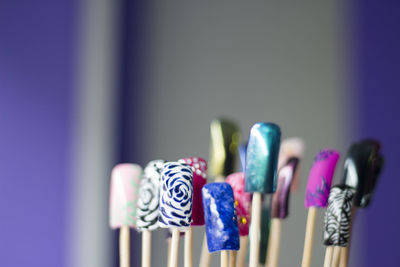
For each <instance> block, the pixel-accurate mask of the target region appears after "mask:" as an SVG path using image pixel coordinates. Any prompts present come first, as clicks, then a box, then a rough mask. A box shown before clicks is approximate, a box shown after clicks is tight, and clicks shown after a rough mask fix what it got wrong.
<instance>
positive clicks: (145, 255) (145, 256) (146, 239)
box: [142, 230, 151, 267]
mask: <svg viewBox="0 0 400 267" xmlns="http://www.w3.org/2000/svg"><path fill="white" fill-rule="evenodd" d="M150 266H151V232H150V231H149V230H144V231H143V232H142V267H150Z"/></svg>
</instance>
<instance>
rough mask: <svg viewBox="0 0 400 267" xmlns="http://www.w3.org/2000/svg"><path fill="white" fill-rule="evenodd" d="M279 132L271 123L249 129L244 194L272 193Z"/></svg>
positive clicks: (275, 177) (276, 126) (274, 183)
mask: <svg viewBox="0 0 400 267" xmlns="http://www.w3.org/2000/svg"><path fill="white" fill-rule="evenodd" d="M280 140H281V130H280V128H279V126H278V125H276V124H273V123H267V122H263V123H256V124H254V125H253V127H251V130H250V136H249V142H248V145H247V156H246V182H245V190H246V192H259V193H274V192H275V190H276V183H277V175H276V170H277V164H278V155H279V146H280Z"/></svg>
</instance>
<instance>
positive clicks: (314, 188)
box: [304, 149, 339, 208]
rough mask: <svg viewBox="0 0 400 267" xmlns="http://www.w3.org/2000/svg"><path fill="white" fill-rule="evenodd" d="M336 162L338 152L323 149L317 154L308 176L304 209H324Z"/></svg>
mask: <svg viewBox="0 0 400 267" xmlns="http://www.w3.org/2000/svg"><path fill="white" fill-rule="evenodd" d="M338 160H339V152H337V151H336V150H333V149H325V150H321V151H320V152H318V153H317V155H316V156H315V159H314V163H313V166H312V167H311V170H310V175H309V176H308V183H307V189H306V197H305V200H304V204H305V207H306V208H309V207H321V208H324V207H326V205H327V201H328V197H329V190H330V188H331V185H332V179H333V174H334V172H335V167H336V164H337V162H338Z"/></svg>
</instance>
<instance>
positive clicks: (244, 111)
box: [140, 1, 350, 266]
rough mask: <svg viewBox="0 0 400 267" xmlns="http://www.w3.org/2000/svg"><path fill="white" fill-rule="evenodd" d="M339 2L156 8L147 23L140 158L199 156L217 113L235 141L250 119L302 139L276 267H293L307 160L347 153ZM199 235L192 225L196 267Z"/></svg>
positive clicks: (317, 262) (316, 257)
mask: <svg viewBox="0 0 400 267" xmlns="http://www.w3.org/2000/svg"><path fill="white" fill-rule="evenodd" d="M341 4H342V3H341V1H301V2H294V1H293V2H292V3H290V4H289V3H283V2H279V1H273V2H272V1H254V2H251V3H250V2H239V1H229V2H223V1H218V2H212V3H210V2H208V3H204V2H202V3H199V2H185V1H173V2H172V1H166V2H161V1H160V2H157V4H153V6H152V11H151V17H150V18H149V21H150V23H151V25H150V27H149V32H148V34H149V45H150V51H149V55H150V57H151V58H150V62H149V65H148V76H147V81H148V84H147V85H148V87H147V90H146V93H145V96H144V97H145V99H144V103H146V105H145V110H143V116H145V118H146V120H147V124H146V125H145V127H144V129H140V131H144V132H145V133H146V135H147V139H146V140H145V141H144V142H145V146H144V147H146V151H145V153H144V155H143V157H144V158H146V159H147V160H150V159H154V158H160V157H161V158H165V159H170V160H173V159H177V158H180V157H183V156H201V157H205V158H207V157H208V143H209V123H210V121H211V120H212V119H213V118H216V117H219V116H227V117H230V118H233V119H235V120H236V121H237V122H238V123H239V124H240V126H241V131H242V135H243V140H246V139H247V136H248V130H249V127H250V126H251V125H252V124H253V123H255V122H257V121H273V122H276V123H278V124H279V125H280V126H281V128H282V133H283V137H284V138H286V137H291V136H300V137H303V138H304V139H305V141H306V143H307V151H306V155H305V159H304V161H303V162H302V163H301V164H302V167H301V169H302V173H301V188H300V190H299V192H298V193H296V194H295V195H294V196H293V198H292V199H291V206H290V217H289V218H288V219H287V220H286V221H285V222H284V223H283V226H282V242H281V254H280V266H299V265H300V263H301V257H302V248H303V242H304V229H305V223H306V211H305V209H304V205H303V201H304V191H305V185H306V181H307V178H308V171H309V169H310V166H311V164H312V160H313V157H314V155H315V153H316V152H317V151H318V150H320V149H322V148H326V147H332V148H337V149H340V150H341V151H345V150H344V148H345V147H346V144H347V143H348V140H347V139H348V138H347V133H348V132H349V131H350V129H349V128H348V123H347V122H346V120H347V119H346V117H345V116H344V114H345V113H346V109H347V105H348V104H347V103H348V101H349V98H348V97H347V96H346V97H344V96H345V93H346V90H345V86H344V80H345V76H344V73H345V70H344V68H343V64H344V63H343V62H342V60H341V59H342V57H343V54H344V50H343V47H342V46H343V45H342V43H343V42H344V40H343V32H344V31H343V29H344V25H343V24H344V23H343V17H342V15H343V14H342V7H341ZM339 164H341V163H339ZM322 216H323V212H320V213H319V219H318V222H317V231H316V238H315V248H314V254H313V266H321V265H322V262H323V257H324V248H323V246H322V245H321V242H320V240H321V236H322ZM202 232H203V228H202V227H199V228H196V231H195V239H194V240H195V244H194V251H195V266H196V265H197V264H198V258H199V252H200V249H201V241H202ZM153 238H154V240H153V248H152V251H153V266H164V265H165V262H166V253H167V251H166V246H165V244H166V243H165V242H164V233H163V232H161V231H158V232H157V233H155V234H154V235H153ZM182 241H183V240H182ZM181 252H183V250H182V247H181ZM180 255H181V256H182V255H183V253H181V254H180ZM180 263H181V264H182V263H183V260H182V258H181V261H180ZM218 265H219V257H218V256H214V263H213V266H218Z"/></svg>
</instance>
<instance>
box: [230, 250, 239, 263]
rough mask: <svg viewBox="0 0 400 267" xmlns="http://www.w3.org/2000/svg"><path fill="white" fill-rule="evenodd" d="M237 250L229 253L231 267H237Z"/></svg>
mask: <svg viewBox="0 0 400 267" xmlns="http://www.w3.org/2000/svg"><path fill="white" fill-rule="evenodd" d="M236 257H237V250H231V251H229V267H236Z"/></svg>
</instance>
